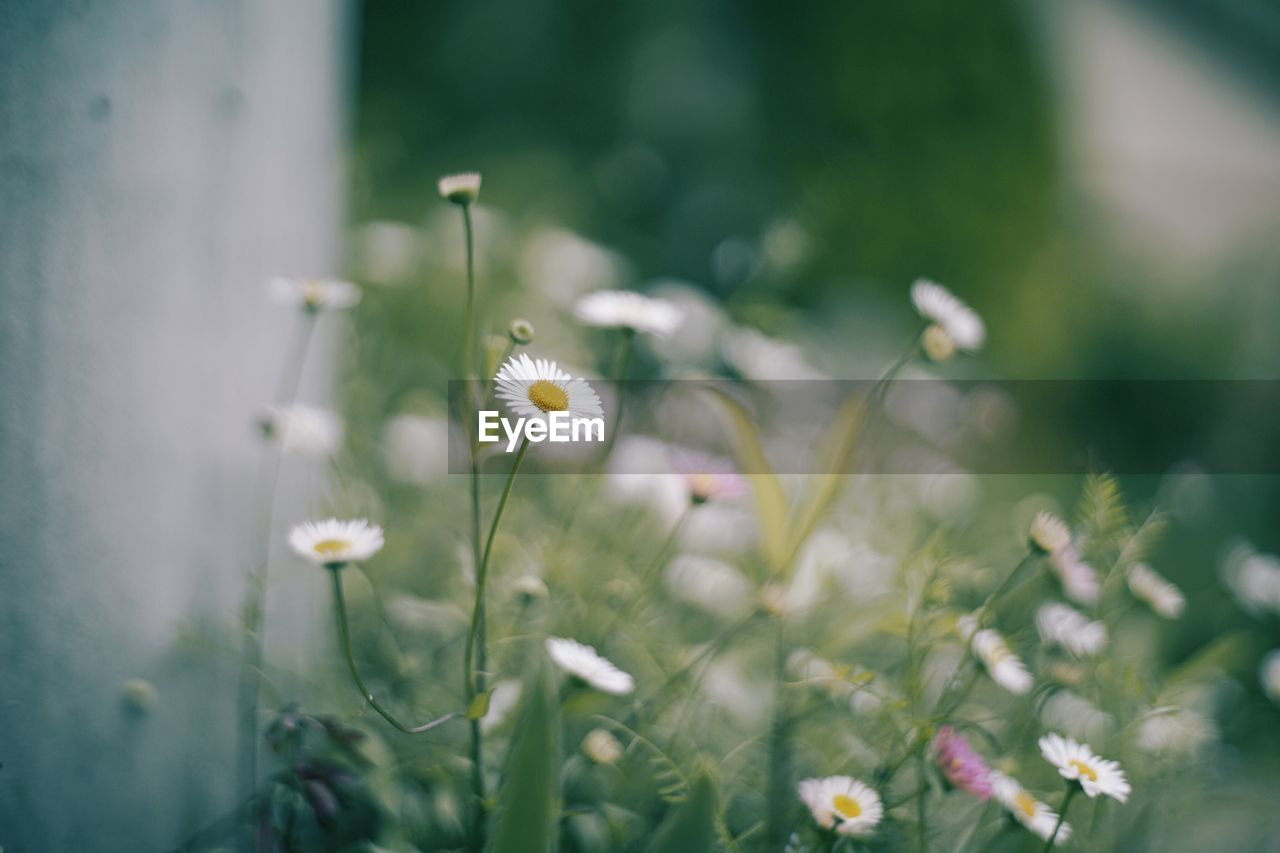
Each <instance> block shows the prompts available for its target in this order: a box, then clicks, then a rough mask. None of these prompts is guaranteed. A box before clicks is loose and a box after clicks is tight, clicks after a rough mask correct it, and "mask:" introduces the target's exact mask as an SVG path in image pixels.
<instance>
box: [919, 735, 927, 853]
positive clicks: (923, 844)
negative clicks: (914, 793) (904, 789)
mask: <svg viewBox="0 0 1280 853" xmlns="http://www.w3.org/2000/svg"><path fill="white" fill-rule="evenodd" d="M916 763H917V765H918V766H919V768H920V796H918V797H916V846H917V847H918V848H919V850H920V853H925V851H926V850H928V849H929V813H928V800H929V786H928V785H926V784H925V768H924V752H923V751H921V752H920V754H919V756H917V759H916Z"/></svg>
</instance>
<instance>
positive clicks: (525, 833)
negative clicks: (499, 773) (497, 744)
mask: <svg viewBox="0 0 1280 853" xmlns="http://www.w3.org/2000/svg"><path fill="white" fill-rule="evenodd" d="M523 697H524V698H523V700H522V702H521V707H520V717H519V721H518V723H517V725H516V728H515V734H514V735H513V738H512V742H511V749H510V751H509V752H508V753H507V764H506V768H505V772H504V773H503V779H504V780H505V781H504V783H503V785H502V789H501V790H500V791H499V794H498V814H497V821H496V828H495V830H494V833H493V839H492V841H491V842H490V844H489V850H490V853H547V851H549V850H551V849H552V848H553V842H554V834H555V825H556V814H555V812H556V802H555V800H556V789H557V785H556V767H557V766H558V764H559V761H558V758H557V754H556V753H557V751H558V744H557V739H556V733H557V731H558V729H559V720H558V713H557V711H558V709H557V706H556V703H555V699H554V694H553V692H552V689H551V684H550V681H549V679H548V677H547V672H546V666H545V665H539V666H538V667H536V669H535V670H534V671H533V672H531V673H530V675H529V677H528V678H527V679H526V680H525V685H524V690H523Z"/></svg>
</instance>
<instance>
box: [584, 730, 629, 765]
mask: <svg viewBox="0 0 1280 853" xmlns="http://www.w3.org/2000/svg"><path fill="white" fill-rule="evenodd" d="M582 751H583V753H584V754H585V755H586V756H587V758H590V759H591V760H592V761H594V762H595V763H596V764H617V763H618V760H619V759H621V758H622V752H623V750H622V744H621V743H619V742H618V739H617V738H616V737H614V736H613V735H612V734H610V733H609V732H607V731H605V730H604V729H592V730H591V731H589V732H588V733H587V736H586V737H585V738H583V739H582Z"/></svg>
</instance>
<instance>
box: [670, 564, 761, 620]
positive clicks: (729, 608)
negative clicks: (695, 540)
mask: <svg viewBox="0 0 1280 853" xmlns="http://www.w3.org/2000/svg"><path fill="white" fill-rule="evenodd" d="M664 580H665V581H666V586H667V589H668V590H670V592H671V594H672V595H674V596H675V597H676V598H679V599H681V600H682V601H685V602H688V603H689V604H692V605H694V606H695V607H701V608H702V609H703V610H706V611H707V612H708V613H712V614H715V615H716V616H721V617H723V618H726V619H728V618H732V617H734V616H737V615H741V614H743V613H745V612H746V611H747V609H748V608H750V607H751V605H752V604H753V600H752V590H751V585H750V584H749V583H748V582H747V579H746V578H745V577H743V575H742V572H740V571H738V570H737V569H736V568H734V567H733V566H731V565H729V564H728V563H724V562H721V561H720V560H717V559H715V558H714V557H704V556H701V555H698V554H679V555H677V556H676V557H675V558H674V559H673V560H672V561H671V562H670V563H669V564H668V565H667V568H666V572H665V578H664Z"/></svg>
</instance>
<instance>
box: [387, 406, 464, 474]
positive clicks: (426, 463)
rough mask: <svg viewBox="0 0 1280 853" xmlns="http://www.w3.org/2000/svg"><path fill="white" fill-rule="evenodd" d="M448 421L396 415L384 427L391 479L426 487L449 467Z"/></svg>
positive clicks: (428, 417) (422, 416)
mask: <svg viewBox="0 0 1280 853" xmlns="http://www.w3.org/2000/svg"><path fill="white" fill-rule="evenodd" d="M448 447H449V422H448V421H447V420H446V419H445V418H442V417H432V416H427V415H410V414H402V415H396V416H395V417H393V418H391V419H390V420H389V421H387V425H386V426H385V427H383V429H382V447H381V450H382V461H383V464H384V465H385V466H386V469H387V473H388V474H390V475H391V477H392V478H394V479H396V480H399V481H401V482H404V483H412V484H413V485H416V486H425V485H426V484H427V483H430V482H431V481H433V480H436V479H438V478H439V477H441V476H443V475H444V474H445V473H446V472H447V471H448V470H449V460H448V456H449V450H448Z"/></svg>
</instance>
